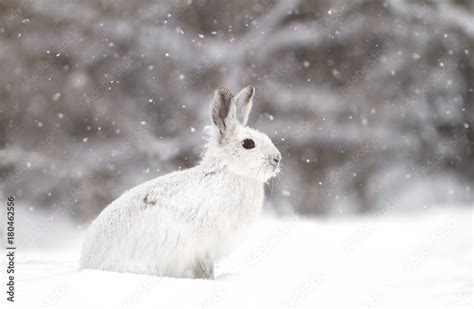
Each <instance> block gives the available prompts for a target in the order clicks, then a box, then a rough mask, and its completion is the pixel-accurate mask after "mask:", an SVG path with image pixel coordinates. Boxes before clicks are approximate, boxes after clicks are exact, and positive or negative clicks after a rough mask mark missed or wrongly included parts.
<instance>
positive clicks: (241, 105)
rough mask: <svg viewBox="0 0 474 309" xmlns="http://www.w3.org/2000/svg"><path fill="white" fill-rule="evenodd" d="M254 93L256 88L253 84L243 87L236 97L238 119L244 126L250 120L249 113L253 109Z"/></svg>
mask: <svg viewBox="0 0 474 309" xmlns="http://www.w3.org/2000/svg"><path fill="white" fill-rule="evenodd" d="M254 94H255V88H254V87H252V86H248V87H245V88H244V89H242V90H241V91H240V92H239V93H238V94H237V96H236V97H235V99H234V100H235V105H236V107H237V120H238V121H239V122H240V123H241V124H242V125H244V126H245V125H246V124H247V121H248V120H249V114H250V111H251V110H252V105H253V96H254Z"/></svg>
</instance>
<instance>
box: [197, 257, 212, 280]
mask: <svg viewBox="0 0 474 309" xmlns="http://www.w3.org/2000/svg"><path fill="white" fill-rule="evenodd" d="M193 273H194V278H196V279H214V262H213V261H211V259H209V258H204V259H201V260H199V261H198V262H197V263H196V264H195V265H194V271H193Z"/></svg>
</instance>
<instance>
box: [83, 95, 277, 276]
mask: <svg viewBox="0 0 474 309" xmlns="http://www.w3.org/2000/svg"><path fill="white" fill-rule="evenodd" d="M254 92H255V90H254V88H253V87H247V88H244V89H243V90H242V91H240V93H239V94H238V95H237V96H236V97H235V98H234V97H233V95H232V94H231V93H230V91H229V90H227V89H225V88H218V89H217V90H216V91H215V94H214V98H213V100H212V102H211V119H212V124H213V128H212V133H211V136H210V139H209V142H208V144H207V147H206V152H205V154H204V157H203V160H202V161H201V163H200V164H199V165H198V166H196V167H193V168H190V169H187V170H183V171H177V172H173V173H170V174H167V175H164V176H161V177H158V178H155V179H153V180H150V181H148V182H145V183H143V184H141V185H139V186H137V187H135V188H133V189H131V190H129V191H126V192H125V193H123V194H122V195H121V196H120V197H119V198H118V199H116V200H115V201H114V202H112V203H111V204H110V205H109V206H108V207H107V208H105V209H104V211H102V213H101V214H100V215H99V216H98V217H97V219H96V220H95V221H94V222H93V223H92V225H91V227H90V229H89V231H88V234H87V236H86V238H85V240H84V245H83V248H82V255H81V260H80V264H81V267H82V268H93V269H101V270H109V271H118V272H130V273H140V274H151V275H159V276H168V277H185V278H213V277H214V264H215V262H216V261H218V260H219V259H220V258H222V257H224V256H225V255H226V254H228V253H229V251H230V250H231V249H232V248H233V247H234V246H235V243H236V241H238V240H239V238H240V236H241V234H242V232H243V231H245V230H246V229H247V228H248V227H249V225H250V224H251V223H252V222H253V221H254V220H255V219H256V217H257V216H258V214H259V212H260V210H261V208H262V204H263V198H264V183H265V182H266V181H267V180H268V179H269V178H271V177H273V176H274V175H276V174H277V173H278V172H279V164H280V160H281V154H280V152H279V151H278V150H277V148H276V147H275V146H274V145H273V143H272V142H271V140H270V138H268V136H266V135H265V134H262V133H260V132H258V131H256V130H253V129H251V128H248V127H247V126H246V124H247V120H248V116H249V113H250V110H251V108H252V99H253V96H254Z"/></svg>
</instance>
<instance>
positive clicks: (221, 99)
mask: <svg viewBox="0 0 474 309" xmlns="http://www.w3.org/2000/svg"><path fill="white" fill-rule="evenodd" d="M233 97H234V96H233V95H232V93H231V92H230V90H229V89H226V88H224V87H219V88H217V89H216V91H215V92H214V98H213V99H212V102H211V119H212V122H213V123H214V125H215V126H216V127H217V128H218V129H219V133H220V134H221V136H223V135H225V134H228V133H230V132H232V131H233V130H234V128H235V125H236V106H235V102H234V100H233Z"/></svg>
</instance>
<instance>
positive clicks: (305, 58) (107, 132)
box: [0, 0, 474, 222]
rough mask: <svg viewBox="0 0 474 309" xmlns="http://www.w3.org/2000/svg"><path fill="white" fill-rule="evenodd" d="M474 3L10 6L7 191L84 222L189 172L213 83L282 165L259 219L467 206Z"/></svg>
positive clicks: (5, 51)
mask: <svg viewBox="0 0 474 309" xmlns="http://www.w3.org/2000/svg"><path fill="white" fill-rule="evenodd" d="M473 55H474V2H473V1H471V0H464V1H462V0H458V1H434V0H433V1H408V0H386V1H364V0H358V1H349V0H348V1H329V0H328V1H324V0H321V1H302V0H301V1H298V0H280V1H277V0H260V1H258V0H257V1H247V0H243V1H221V0H193V1H191V0H184V1H165V0H161V1H152V0H137V1H126V0H101V1H89V0H88V1H85V0H84V1H69V0H66V1H64V0H62V1H59V0H34V1H33V0H24V1H22V0H20V1H13V0H3V1H2V2H1V3H0V193H1V195H4V196H8V195H15V196H16V198H17V205H18V207H25V208H27V209H28V211H30V212H33V213H35V212H41V211H42V210H50V211H53V212H54V213H56V214H64V215H67V216H70V217H72V218H74V219H75V220H77V221H78V222H87V221H89V220H91V219H93V218H95V216H96V215H97V214H98V213H99V212H100V211H101V210H102V209H103V208H104V207H105V206H107V204H108V203H110V202H111V201H112V200H114V199H115V198H117V197H118V196H119V195H120V194H121V193H122V192H123V191H124V190H126V189H128V188H131V187H133V186H135V185H138V184H140V183H142V182H144V181H146V180H149V179H151V178H154V177H157V176H160V175H163V174H165V173H168V172H170V171H173V170H176V169H185V168H187V167H191V166H193V165H195V164H197V163H198V162H199V160H200V155H201V151H202V150H203V145H204V144H205V134H204V132H203V128H204V126H205V125H207V124H208V123H209V116H208V104H209V102H210V99H211V96H212V93H213V91H214V89H215V88H217V87H218V86H225V87H228V88H229V89H231V90H232V91H233V92H234V93H236V92H237V91H239V90H240V89H241V88H242V87H244V86H246V85H249V84H250V85H254V86H255V87H256V89H257V93H256V99H255V104H254V110H253V113H252V114H251V118H250V121H249V124H250V126H252V127H254V128H257V129H259V130H261V131H263V132H265V133H267V134H268V135H269V136H270V137H271V138H272V139H273V140H274V142H275V144H276V145H277V147H278V148H279V149H280V150H281V152H282V154H283V161H282V164H283V172H282V174H281V175H280V176H279V178H278V179H277V180H274V181H272V182H271V183H270V184H269V185H268V199H267V205H266V207H267V209H268V210H269V211H272V212H275V213H277V214H291V213H297V214H300V215H307V216H322V215H340V214H348V213H362V212H375V211H377V210H379V211H380V210H382V209H383V210H400V211H420V210H423V209H425V208H431V207H437V206H439V205H445V206H446V205H463V206H464V207H466V206H467V207H469V206H471V207H472V205H473V201H474V196H473V185H474V131H473V127H472V126H473V125H474V57H473Z"/></svg>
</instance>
